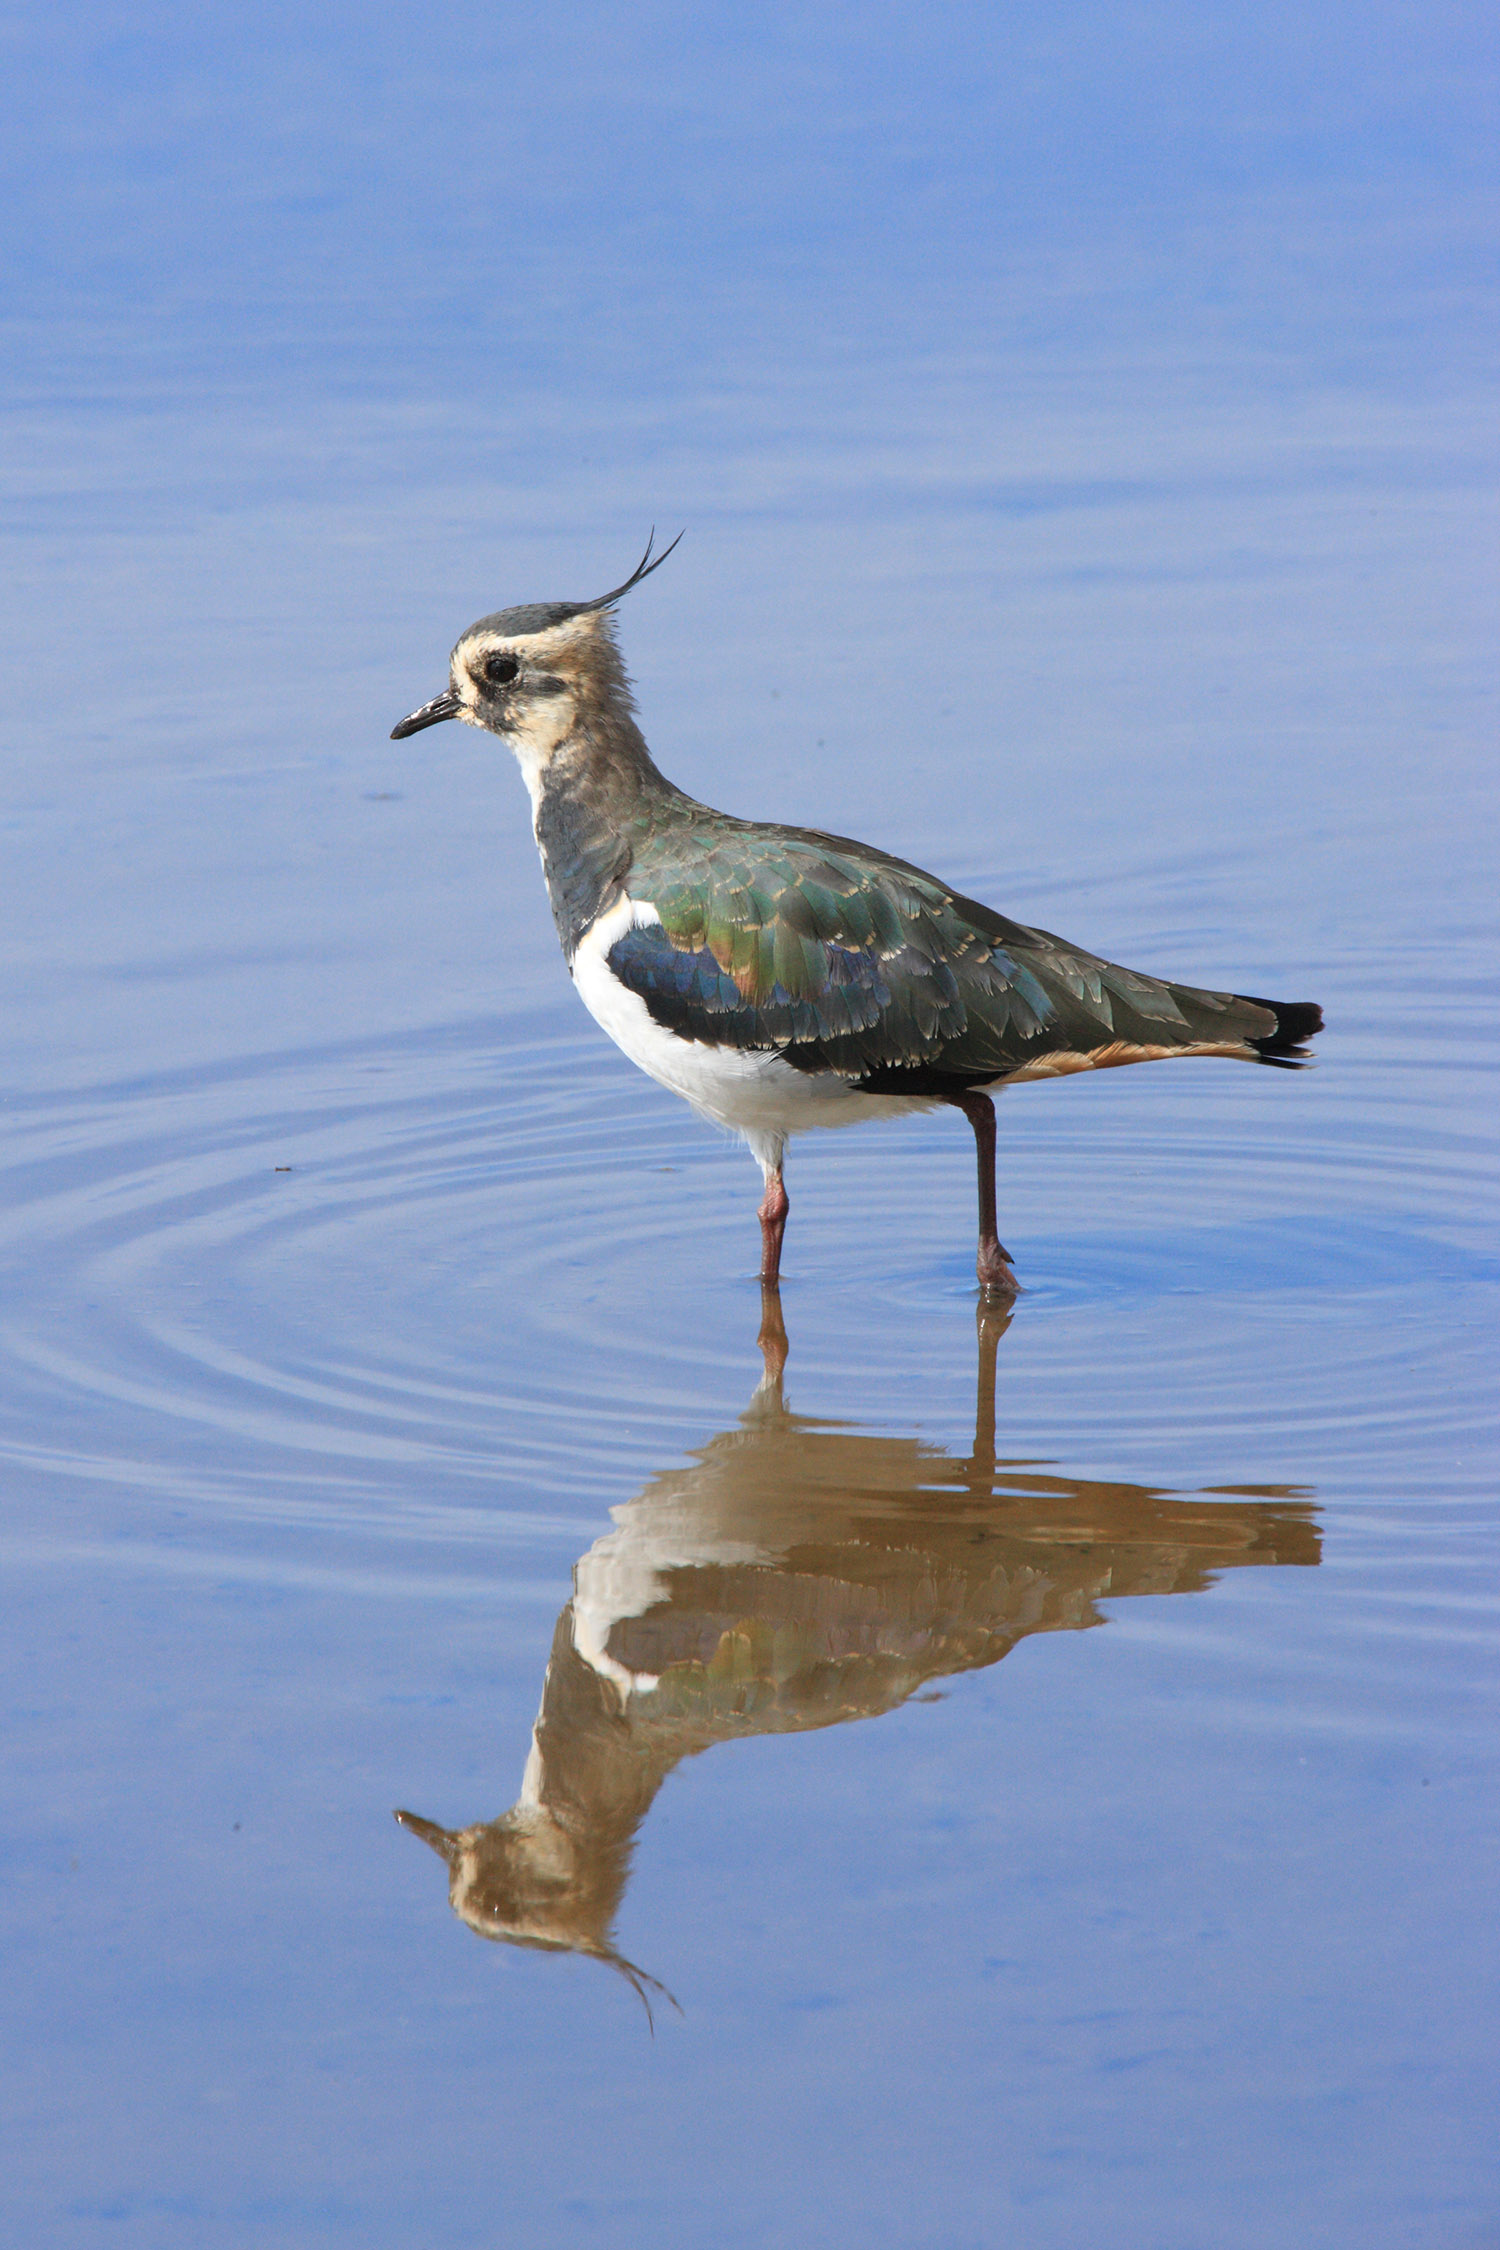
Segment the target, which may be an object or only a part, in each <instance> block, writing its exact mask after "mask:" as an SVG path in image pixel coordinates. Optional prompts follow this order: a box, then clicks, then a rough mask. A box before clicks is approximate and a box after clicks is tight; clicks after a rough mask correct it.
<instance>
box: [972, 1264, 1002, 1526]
mask: <svg viewBox="0 0 1500 2250" xmlns="http://www.w3.org/2000/svg"><path fill="white" fill-rule="evenodd" d="M1010 1321H1011V1306H1010V1305H1009V1304H999V1305H996V1304H991V1303H990V1302H989V1300H988V1299H987V1298H984V1297H981V1298H980V1300H979V1306H978V1310H977V1313H976V1316H975V1327H976V1330H977V1332H978V1338H979V1377H978V1383H977V1386H976V1391H975V1398H974V1459H973V1463H972V1466H973V1468H974V1470H975V1471H976V1472H977V1473H978V1474H979V1475H980V1476H982V1477H983V1478H984V1480H985V1483H986V1487H987V1488H988V1486H989V1485H990V1484H991V1483H992V1482H993V1479H994V1474H995V1354H996V1352H997V1351H998V1350H999V1348H1000V1339H1001V1337H1002V1336H1003V1335H1004V1334H1005V1331H1006V1329H1007V1328H1009V1326H1010Z"/></svg>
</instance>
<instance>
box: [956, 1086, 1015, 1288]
mask: <svg viewBox="0 0 1500 2250" xmlns="http://www.w3.org/2000/svg"><path fill="white" fill-rule="evenodd" d="M948 1099H949V1101H950V1102H951V1103H952V1104H953V1106H954V1108H955V1109H961V1110H962V1111H963V1113H964V1115H965V1117H967V1119H968V1120H969V1123H970V1124H971V1125H972V1126H973V1128H974V1148H975V1153H976V1155H977V1156H978V1159H979V1256H978V1258H977V1259H976V1260H975V1272H976V1273H977V1274H978V1276H979V1286H980V1288H981V1289H982V1290H983V1291H984V1293H985V1296H986V1297H988V1298H993V1299H994V1300H996V1301H997V1302H1002V1303H1003V1302H1004V1300H1005V1299H1006V1298H1008V1297H1013V1296H1014V1295H1015V1293H1016V1277H1015V1275H1014V1273H1013V1272H1012V1271H1011V1262H1010V1252H1009V1251H1008V1250H1007V1249H1005V1248H1004V1246H1003V1245H1002V1243H1001V1241H1000V1238H999V1236H998V1234H997V1233H996V1232H995V1105H994V1103H993V1102H992V1101H991V1100H990V1097H989V1095H988V1094H950V1095H949V1096H948Z"/></svg>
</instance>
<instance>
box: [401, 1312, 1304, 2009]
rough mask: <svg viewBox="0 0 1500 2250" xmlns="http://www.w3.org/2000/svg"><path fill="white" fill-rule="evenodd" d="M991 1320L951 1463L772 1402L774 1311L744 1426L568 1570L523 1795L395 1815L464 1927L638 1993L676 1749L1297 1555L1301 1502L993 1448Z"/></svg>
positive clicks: (959, 1665) (911, 1445) (651, 1493)
mask: <svg viewBox="0 0 1500 2250" xmlns="http://www.w3.org/2000/svg"><path fill="white" fill-rule="evenodd" d="M1004 1326H1005V1320H1004V1317H1003V1316H999V1317H997V1316H995V1315H985V1316H983V1317H982V1319H981V1326H980V1374H979V1402H978V1412H977V1417H976V1429H975V1439H974V1449H973V1451H972V1453H971V1454H970V1455H969V1456H968V1458H967V1459H958V1458H955V1457H953V1456H951V1455H949V1454H946V1453H943V1452H941V1451H940V1450H938V1449H937V1448H936V1447H934V1446H931V1445H928V1444H926V1443H924V1442H923V1441H922V1440H920V1439H916V1438H900V1437H887V1436H880V1435H876V1434H866V1433H864V1432H861V1431H858V1430H852V1429H849V1428H847V1427H845V1426H843V1425H841V1424H839V1423H835V1422H823V1421H813V1420H810V1419H808V1418H807V1417H805V1416H802V1415H798V1414H793V1413H792V1412H791V1411H790V1410H789V1409H788V1408H787V1407H786V1406H784V1405H783V1403H782V1398H781V1379H780V1377H781V1365H782V1363H783V1361H784V1359H785V1354H786V1345H785V1336H784V1333H783V1332H782V1330H781V1327H780V1318H779V1314H778V1313H776V1312H775V1311H774V1307H773V1308H772V1311H771V1313H770V1314H769V1315H768V1324H767V1328H766V1331H765V1332H764V1333H763V1335H762V1343H763V1345H764V1347H765V1350H766V1363H767V1373H766V1378H765V1380H764V1382H763V1383H762V1384H761V1387H760V1389H759V1390H758V1391H757V1392H756V1395H755V1397H754V1398H753V1399H752V1401H751V1403H750V1406H749V1408H748V1409H747V1411H746V1412H745V1414H744V1415H743V1416H742V1417H741V1419H740V1422H739V1424H738V1425H737V1426H736V1427H735V1428H734V1429H732V1430H726V1431H725V1432H724V1433H723V1434H722V1435H721V1436H719V1437H716V1438H714V1439H713V1440H711V1442H710V1443H709V1444H707V1445H705V1446H703V1447H701V1448H700V1449H699V1450H698V1452H697V1453H696V1454H695V1455H694V1456H693V1460H692V1465H691V1466H690V1467H688V1468H685V1469H678V1470H671V1471H668V1472H666V1473H665V1474H663V1475H661V1476H658V1477H654V1478H653V1479H652V1480H651V1482H650V1483H649V1484H648V1485H647V1486H646V1488H645V1490H644V1491H643V1492H642V1493H641V1494H640V1495H639V1496H638V1497H637V1498H636V1499H634V1500H631V1501H628V1502H627V1503H626V1504H625V1505H624V1506H623V1507H619V1508H616V1509H615V1510H614V1511H613V1515H614V1521H615V1528H614V1529H613V1530H612V1531H610V1532H607V1533H606V1534H605V1535H604V1537H603V1538H601V1539H599V1540H596V1542H595V1543H594V1545H593V1546H592V1547H591V1548H590V1549H589V1552H588V1553H587V1554H586V1555H585V1556H584V1557H583V1558H582V1560H581V1561H580V1562H579V1563H578V1565H577V1567H576V1569H575V1571H574V1574H573V1576H574V1593H573V1599H572V1601H571V1602H569V1603H568V1605H567V1606H566V1608H565V1609H564V1610H563V1612H562V1615H561V1616H560V1617H559V1619H558V1621H557V1629H556V1631H555V1633H554V1635H553V1641H552V1655H551V1660H550V1662H549V1663H548V1666H547V1675H546V1680H545V1682H544V1684H543V1688H542V1707H541V1712H540V1714H539V1716H538V1718H537V1722H536V1730H535V1733H534V1736H533V1740H532V1748H531V1755H530V1757H529V1758H528V1759H527V1762H526V1771H525V1774H524V1776H523V1778H522V1783H521V1794H520V1798H519V1800H518V1802H517V1803H516V1804H515V1805H514V1806H513V1807H512V1809H511V1810H510V1811H509V1812H508V1813H504V1814H502V1815H501V1817H500V1818H499V1819H498V1820H493V1821H488V1822H482V1823H478V1824H476V1825H475V1826H473V1827H470V1828H461V1829H444V1828H439V1827H437V1826H436V1825H435V1824H434V1823H433V1822H431V1821H426V1820H421V1819H419V1818H418V1817H417V1816H416V1815H415V1814H414V1813H405V1812H403V1813H398V1814H397V1816H396V1817H397V1819H398V1820H400V1821H401V1822H402V1823H403V1824H404V1825H405V1826H406V1827H408V1828H411V1829H412V1830H414V1832H415V1833H416V1834H418V1835H419V1836H421V1837H423V1838H424V1839H425V1841H426V1842H428V1843H429V1844H431V1845H432V1847H433V1849H434V1850H435V1851H437V1852H439V1853H440V1854H441V1855H442V1857H443V1858H444V1859H445V1860H446V1861H447V1863H448V1867H449V1871H450V1895H451V1898H452V1903H453V1906H454V1908H455V1910H456V1911H457V1912H458V1913H459V1914H461V1915H462V1916H463V1918H464V1920H465V1921H466V1922H467V1923H468V1924H469V1926H470V1928H471V1929H474V1930H477V1931H478V1932H479V1933H480V1934H481V1935H483V1936H485V1937H495V1938H504V1939H507V1940H508V1941H509V1942H510V1943H512V1944H518V1945H531V1946H544V1947H554V1948H563V1949H567V1950H569V1951H574V1952H582V1953H588V1954H592V1955H593V1956H595V1957H596V1958H598V1959H602V1960H606V1961H609V1962H612V1963H613V1964H614V1965H615V1966H616V1967H618V1968H620V1969H621V1970H623V1971H624V1973H625V1974H626V1975H628V1976H629V1977H630V1978H631V1980H632V1982H634V1983H636V1986H637V1990H640V1978H641V1972H640V1971H638V1970H636V1969H634V1968H632V1967H631V1965H630V1964H629V1963H628V1962H625V1961H623V1960H622V1959H621V1958H620V1956H619V1955H618V1954H617V1953H616V1952H615V1950H614V1948H613V1946H612V1944H611V1941H610V1929H611V1925H612V1923H613V1921H614V1917H615V1913H616V1910H617V1908H618V1906H619V1902H620V1898H621V1896H622V1894H623V1891H624V1887H625V1881H626V1876H627V1874H628V1872H629V1860H630V1850H631V1845H632V1843H633V1840H634V1837H635V1832H636V1830H637V1828H638V1827H639V1826H640V1823H641V1821H642V1820H643V1819H644V1817H645V1815H646V1813H647V1811H648V1810H649V1808H650V1805H651V1801H652V1799H653V1798H654V1797H655V1795H656V1792H657V1790H658V1789H659V1788H660V1787H661V1784H662V1782H663V1781H664V1780H665V1778H666V1776H667V1775H668V1773H670V1772H671V1770H672V1768H673V1767H674V1766H675V1765H676V1764H677V1763H678V1762H679V1760H681V1759H683V1758H686V1757H688V1756H690V1755H692V1754H693V1753H694V1752H696V1751H699V1750H706V1749H708V1748H709V1747H710V1745H711V1744H713V1743H716V1742H729V1741H732V1740H734V1739H735V1738H736V1737H739V1736H744V1735H755V1734H789V1733H795V1732H798V1731H800V1730H803V1729H806V1728H811V1727H826V1726H833V1725H837V1724H838V1723H840V1722H841V1721H843V1720H846V1719H862V1718H872V1717H875V1716H876V1715H878V1714H879V1713H880V1712H882V1711H890V1710H893V1709H894V1708H895V1707H896V1706H897V1705H898V1704H900V1703H904V1702H905V1701H906V1699H907V1698H908V1697H909V1696H910V1695H911V1694H912V1693H913V1692H914V1690H916V1689H917V1688H920V1687H921V1686H922V1685H923V1684H924V1682H926V1681H929V1680H933V1679H940V1678H944V1677H946V1676H948V1675H949V1674H952V1673H957V1672H968V1671H975V1670H978V1669H980V1668H981V1667H982V1666H984V1665H987V1664H995V1663H998V1661H999V1660H1000V1658H1001V1657H1002V1656H1005V1655H1006V1654H1008V1652H1009V1651H1010V1650H1011V1649H1012V1648H1014V1646H1015V1644H1016V1642H1017V1641H1019V1640H1022V1639H1024V1637H1025V1636H1026V1635H1027V1634H1028V1633H1044V1632H1053V1631H1058V1630H1061V1629H1063V1628H1079V1627H1083V1626H1087V1625H1097V1624H1100V1623H1102V1622H1103V1619H1102V1617H1101V1614H1100V1610H1099V1607H1098V1604H1099V1603H1100V1602H1101V1601H1104V1600H1110V1601H1115V1600H1119V1599H1121V1598H1122V1597H1124V1596H1127V1595H1130V1594H1186V1593H1194V1592H1196V1591H1198V1590H1199V1589H1200V1588H1202V1587H1204V1586H1207V1585H1210V1584H1212V1582H1213V1580H1214V1578H1215V1576H1216V1575H1217V1573H1218V1572H1219V1571H1221V1570H1228V1569H1232V1568H1234V1567H1236V1566H1238V1565H1241V1564H1250V1563H1254V1564H1279V1563H1315V1562H1316V1561H1317V1560H1318V1556H1319V1547H1318V1534H1317V1529H1316V1525H1315V1522H1314V1518H1313V1511H1312V1510H1311V1508H1310V1507H1308V1506H1307V1504H1306V1503H1305V1502H1304V1501H1302V1500H1299V1499H1297V1498H1295V1497H1293V1496H1292V1495H1291V1494H1290V1493H1288V1492H1286V1491H1277V1490H1270V1491H1262V1492H1261V1493H1260V1494H1259V1495H1258V1496H1250V1495H1247V1488H1245V1487H1243V1486H1241V1487H1237V1488H1236V1489H1237V1492H1238V1493H1239V1494H1240V1495H1246V1496H1241V1497H1236V1498H1235V1499H1233V1500H1230V1499H1216V1498H1214V1497H1213V1496H1212V1495H1211V1494H1204V1495H1198V1496H1190V1497H1181V1496H1174V1495H1169V1494H1167V1493H1163V1492H1158V1491H1153V1490H1152V1489H1151V1488H1150V1487H1149V1486H1145V1485H1133V1484H1102V1483H1093V1482H1087V1481H1083V1480H1080V1479H1076V1478H1071V1477H1062V1476H1057V1475H1055V1474H1053V1473H1051V1471H1050V1470H1048V1469H1047V1468H1045V1467H1043V1466H1041V1465H1037V1464H1032V1463H1029V1462H1014V1461H997V1459H996V1457H995V1439H994V1376H995V1347H996V1344H997V1342H998V1340H999V1336H1000V1334H1001V1332H1002V1330H1003V1328H1004ZM646 1981H649V1980H646ZM642 1997H643V1998H644V1993H643V1994H642Z"/></svg>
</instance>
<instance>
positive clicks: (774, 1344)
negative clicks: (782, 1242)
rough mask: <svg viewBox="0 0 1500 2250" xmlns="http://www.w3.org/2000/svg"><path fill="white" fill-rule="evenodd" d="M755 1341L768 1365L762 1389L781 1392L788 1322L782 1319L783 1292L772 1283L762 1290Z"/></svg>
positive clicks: (764, 1283)
mask: <svg viewBox="0 0 1500 2250" xmlns="http://www.w3.org/2000/svg"><path fill="white" fill-rule="evenodd" d="M755 1341H756V1342H757V1343H758V1344H759V1346H760V1349H761V1356H762V1358H763V1359H764V1360H765V1363H766V1373H765V1381H764V1383H763V1385H762V1388H763V1389H765V1390H773V1391H776V1392H778V1393H779V1392H780V1389H781V1371H782V1369H783V1368H784V1367H785V1366H786V1355H787V1340H786V1322H785V1321H784V1320H783V1319H782V1317H781V1291H780V1290H779V1289H776V1288H774V1287H773V1286H772V1285H771V1283H770V1282H764V1281H763V1282H762V1283H761V1288H760V1334H759V1335H758V1336H757V1337H756V1339H755Z"/></svg>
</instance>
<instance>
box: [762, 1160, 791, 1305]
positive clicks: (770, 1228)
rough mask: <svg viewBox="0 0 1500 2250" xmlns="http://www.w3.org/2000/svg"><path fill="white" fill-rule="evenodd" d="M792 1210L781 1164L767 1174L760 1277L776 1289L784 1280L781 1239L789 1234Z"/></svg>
mask: <svg viewBox="0 0 1500 2250" xmlns="http://www.w3.org/2000/svg"><path fill="white" fill-rule="evenodd" d="M790 1209H791V1203H790V1201H789V1199H788V1196H787V1192H786V1187H785V1185H784V1183H783V1181H782V1177H781V1167H780V1165H779V1164H778V1165H777V1167H776V1170H775V1171H774V1172H768V1173H767V1174H766V1195H765V1201H764V1202H763V1203H762V1204H761V1207H760V1214H759V1216H760V1278H761V1285H762V1287H764V1288H766V1289H775V1288H776V1287H778V1285H779V1284H780V1281H781V1238H782V1236H783V1235H784V1234H785V1233H786V1215H787V1213H788V1211H789V1210H790Z"/></svg>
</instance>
